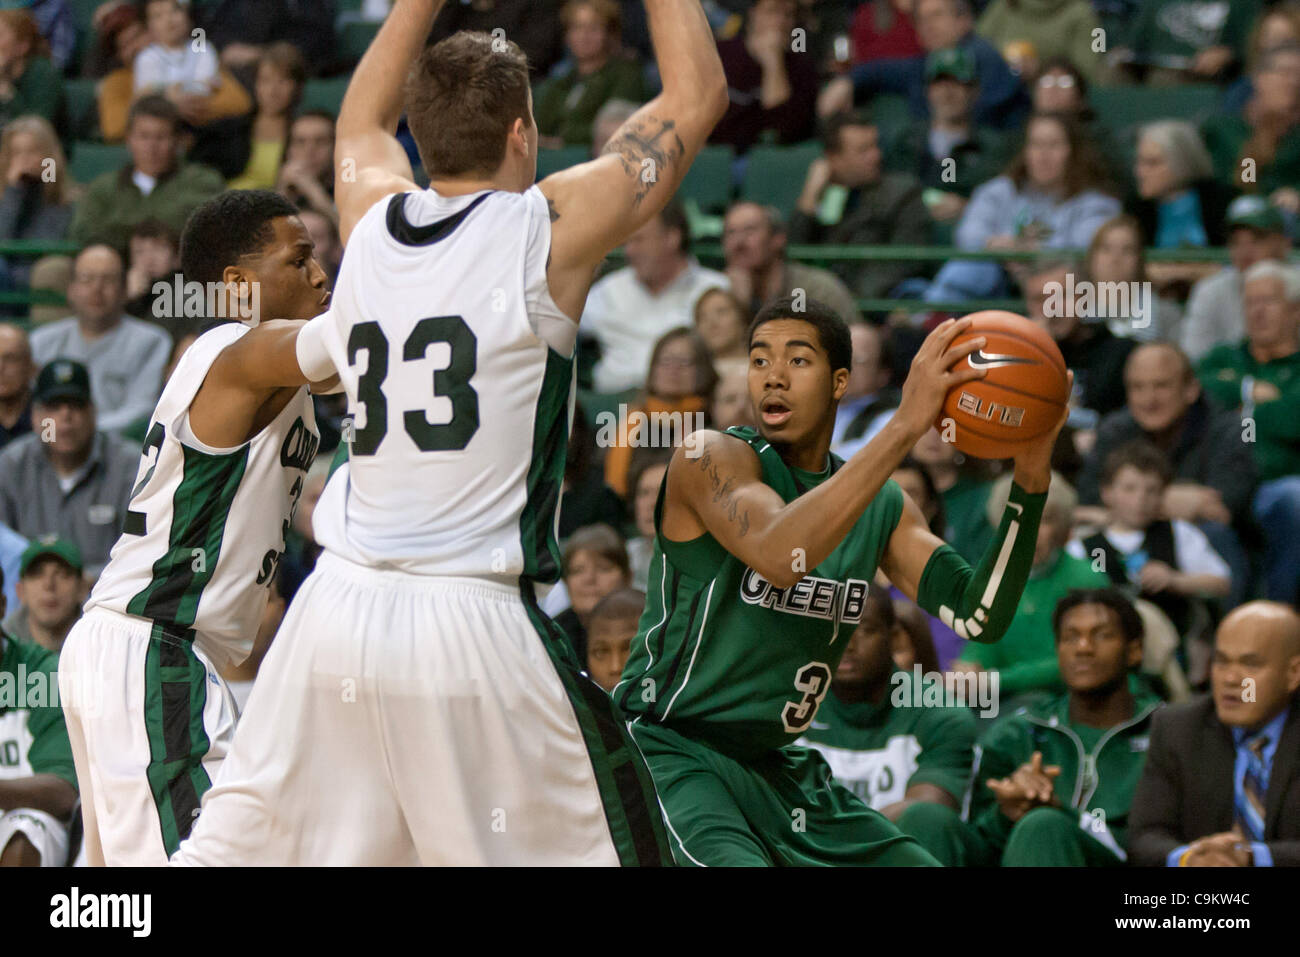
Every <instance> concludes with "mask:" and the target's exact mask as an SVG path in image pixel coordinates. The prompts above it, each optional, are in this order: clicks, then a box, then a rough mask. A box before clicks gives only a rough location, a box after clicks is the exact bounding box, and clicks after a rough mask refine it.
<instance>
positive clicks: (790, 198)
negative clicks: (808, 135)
mask: <svg viewBox="0 0 1300 957" xmlns="http://www.w3.org/2000/svg"><path fill="white" fill-rule="evenodd" d="M821 152H822V147H821V144H820V143H801V144H799V145H798V146H755V147H754V148H753V149H751V150H750V151H749V154H748V157H747V159H748V162H747V164H746V167H745V180H744V182H743V183H742V184H741V187H740V195H741V198H743V199H748V200H751V201H752V202H755V203H762V204H763V205H764V206H775V207H776V208H777V209H779V210H781V212H782V214H783V215H785V216H789V215H790V213H791V212H792V211H793V210H794V205H795V203H797V202H798V201H799V193H800V192H802V191H803V181H804V177H805V176H806V175H807V173H808V167H809V166H810V165H811V164H812V161H813V160H815V159H816V158H817V157H818V156H820V155H821Z"/></svg>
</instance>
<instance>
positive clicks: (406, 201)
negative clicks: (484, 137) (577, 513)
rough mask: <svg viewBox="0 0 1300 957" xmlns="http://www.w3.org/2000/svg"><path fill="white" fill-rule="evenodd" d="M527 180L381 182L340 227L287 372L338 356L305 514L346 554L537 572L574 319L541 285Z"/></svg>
mask: <svg viewBox="0 0 1300 957" xmlns="http://www.w3.org/2000/svg"><path fill="white" fill-rule="evenodd" d="M550 238H551V222H550V216H549V212H548V207H547V201H546V198H545V197H544V196H543V195H542V193H541V191H540V190H539V189H538V188H537V187H536V186H534V187H532V188H531V189H529V190H528V191H527V192H524V193H512V192H506V191H500V190H488V191H483V192H478V193H472V194H469V195H466V196H441V195H439V194H438V193H436V192H434V191H433V190H425V191H423V192H419V193H403V194H398V195H395V196H390V197H387V198H385V199H383V200H382V201H380V202H379V203H377V204H376V205H375V206H374V207H372V208H371V209H370V210H369V211H368V212H367V213H366V215H365V216H364V217H362V219H361V221H360V222H359V223H358V224H357V226H356V228H355V230H354V231H353V233H352V236H351V238H350V239H349V241H348V248H347V256H346V257H345V258H344V261H343V268H342V271H341V272H340V274H339V278H338V283H337V286H336V289H335V291H334V299H333V304H332V306H331V308H330V311H329V312H328V313H326V314H325V315H324V316H320V317H318V318H317V319H315V320H313V321H312V322H310V323H309V324H308V325H307V326H306V327H305V328H304V330H303V332H302V333H301V334H300V336H299V340H298V356H299V362H300V363H301V365H302V367H303V369H304V371H306V372H307V374H308V375H309V376H310V377H311V378H313V379H320V378H324V377H326V375H328V374H330V373H332V372H333V371H335V370H337V371H338V373H339V375H340V377H341V380H342V383H343V387H344V389H345V391H346V392H347V396H348V406H349V411H350V413H351V414H352V416H353V421H352V424H351V428H350V430H349V432H350V434H347V433H345V438H346V439H348V441H349V457H348V461H347V463H346V464H345V465H343V466H341V467H340V468H339V469H338V470H337V471H336V472H335V473H334V474H333V476H331V478H330V480H329V482H328V484H327V485H326V487H325V491H324V492H323V493H322V495H321V498H320V502H319V503H318V505H317V507H316V511H315V514H314V519H313V522H314V526H315V534H316V538H317V541H318V542H320V544H321V545H323V546H324V547H325V548H326V549H328V550H330V551H332V552H334V553H336V554H338V555H340V556H342V557H344V558H347V559H349V560H351V561H354V562H358V563H360V564H363V565H368V566H372V567H390V568H397V569H402V570H405V571H408V572H412V573H416V574H426V575H453V576H469V577H491V578H517V577H518V576H520V575H524V576H527V577H529V578H532V579H535V580H538V581H542V582H549V581H554V580H555V579H556V577H557V576H558V571H559V552H558V547H557V545H556V541H555V528H556V523H557V520H558V513H559V498H560V486H561V483H562V482H563V479H564V459H565V452H566V448H567V445H568V430H569V423H570V415H571V414H572V387H573V376H574V362H573V349H574V343H575V341H576V337H577V326H576V324H575V323H574V322H572V321H571V320H570V319H568V318H567V317H565V316H564V315H563V313H561V311H560V310H559V308H558V307H557V306H556V305H555V303H554V301H553V300H552V299H551V296H550V293H549V292H548V290H547V284H546V263H547V257H548V253H549V250H550Z"/></svg>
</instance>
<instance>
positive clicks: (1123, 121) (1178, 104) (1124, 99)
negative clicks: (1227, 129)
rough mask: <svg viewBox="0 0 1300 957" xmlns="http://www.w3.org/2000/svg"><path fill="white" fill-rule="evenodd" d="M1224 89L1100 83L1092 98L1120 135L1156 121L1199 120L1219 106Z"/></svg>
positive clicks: (1104, 120)
mask: <svg viewBox="0 0 1300 957" xmlns="http://www.w3.org/2000/svg"><path fill="white" fill-rule="evenodd" d="M1221 95H1222V91H1221V90H1220V89H1219V88H1218V87H1217V86H1214V85H1212V84H1203V83H1197V84H1187V85H1185V86H1098V87H1093V88H1092V89H1091V90H1090V91H1089V93H1088V98H1089V99H1090V100H1091V101H1092V106H1093V109H1094V110H1095V111H1096V113H1097V116H1098V117H1099V118H1100V120H1101V122H1102V123H1103V124H1105V126H1106V127H1107V128H1108V129H1110V130H1112V131H1113V132H1115V133H1116V134H1119V133H1122V132H1126V131H1127V130H1128V128H1129V127H1133V126H1138V125H1141V124H1143V123H1150V122H1151V121H1152V120H1169V119H1173V120H1190V121H1191V122H1193V123H1199V122H1200V121H1201V120H1204V119H1205V118H1206V117H1208V116H1209V115H1210V114H1211V113H1213V112H1215V111H1216V110H1217V108H1218V106H1219V98H1220V97H1221Z"/></svg>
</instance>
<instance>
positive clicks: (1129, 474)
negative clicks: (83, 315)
mask: <svg viewBox="0 0 1300 957" xmlns="http://www.w3.org/2000/svg"><path fill="white" fill-rule="evenodd" d="M1173 477H1174V471H1173V466H1172V465H1171V464H1170V462H1169V459H1168V457H1167V456H1166V455H1165V453H1164V452H1162V451H1160V449H1159V448H1157V447H1156V446H1155V445H1153V444H1151V443H1150V442H1147V441H1146V440H1144V439H1135V440H1133V441H1131V442H1128V443H1125V444H1124V445H1121V446H1120V447H1119V448H1117V449H1115V450H1114V451H1113V452H1111V453H1110V454H1109V455H1107V456H1106V461H1105V463H1104V464H1103V466H1102V474H1101V500H1102V502H1103V504H1104V505H1105V506H1106V509H1107V513H1108V517H1107V521H1106V523H1105V524H1104V525H1103V526H1102V528H1101V529H1100V530H1098V531H1097V532H1095V533H1093V534H1091V535H1087V536H1084V537H1080V538H1075V539H1074V540H1072V541H1071V542H1069V544H1068V545H1066V549H1065V550H1066V551H1067V552H1069V553H1070V554H1071V555H1073V556H1074V557H1075V558H1082V559H1085V560H1087V561H1091V562H1092V563H1093V567H1094V568H1095V569H1097V570H1098V571H1102V572H1105V573H1106V574H1107V575H1109V576H1110V579H1111V581H1113V582H1114V583H1115V584H1116V585H1118V586H1121V587H1124V586H1129V587H1131V588H1133V589H1134V590H1135V591H1137V592H1138V594H1139V595H1140V596H1141V597H1142V598H1145V599H1147V600H1148V601H1151V602H1154V603H1155V604H1156V605H1157V606H1159V607H1160V609H1161V610H1162V611H1164V612H1165V613H1166V614H1167V615H1169V617H1170V619H1171V620H1172V621H1173V622H1174V625H1175V626H1176V627H1177V628H1178V629H1179V633H1180V634H1182V633H1185V631H1186V629H1187V627H1188V625H1189V623H1190V621H1191V613H1190V605H1189V602H1191V601H1193V600H1195V599H1199V598H1210V597H1218V598H1221V597H1224V596H1226V595H1227V594H1228V592H1229V591H1230V590H1231V588H1232V577H1231V576H1232V572H1231V571H1230V569H1229V568H1228V563H1227V562H1226V561H1224V560H1223V558H1222V556H1220V555H1219V553H1218V552H1217V551H1215V550H1214V546H1212V545H1211V544H1210V541H1209V539H1208V538H1206V537H1205V533H1204V532H1202V531H1201V530H1200V529H1199V528H1197V527H1196V526H1195V525H1193V524H1192V523H1191V522H1185V521H1183V520H1182V519H1178V518H1175V519H1168V518H1163V517H1161V503H1162V501H1163V499H1164V493H1165V490H1166V489H1167V488H1168V487H1169V483H1170V482H1171V481H1172V480H1173Z"/></svg>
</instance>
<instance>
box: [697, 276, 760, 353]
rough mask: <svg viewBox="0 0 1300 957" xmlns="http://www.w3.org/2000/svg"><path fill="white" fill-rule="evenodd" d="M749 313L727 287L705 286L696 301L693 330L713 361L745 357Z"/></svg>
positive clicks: (747, 342)
mask: <svg viewBox="0 0 1300 957" xmlns="http://www.w3.org/2000/svg"><path fill="white" fill-rule="evenodd" d="M749 319H750V317H749V313H748V311H747V310H746V309H745V306H744V304H742V303H741V301H740V300H739V299H737V298H736V296H735V295H734V294H732V293H731V291H730V290H727V289H723V288H721V287H720V286H719V287H714V288H713V289H709V290H706V291H705V293H704V295H702V296H700V298H699V299H697V300H696V302H695V331H696V332H697V333H699V335H700V338H701V339H702V340H703V341H704V348H706V349H707V350H708V351H709V359H710V360H711V361H712V362H714V363H715V364H716V363H718V362H719V361H722V360H724V359H748V358H749V341H748V339H747V338H746V336H747V334H748V332H749Z"/></svg>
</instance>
